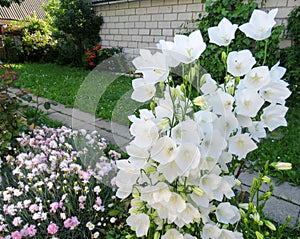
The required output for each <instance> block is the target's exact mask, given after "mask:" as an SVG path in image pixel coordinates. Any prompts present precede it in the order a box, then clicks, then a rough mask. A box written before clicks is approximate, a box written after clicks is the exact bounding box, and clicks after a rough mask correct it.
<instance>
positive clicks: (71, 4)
mask: <svg viewBox="0 0 300 239" xmlns="http://www.w3.org/2000/svg"><path fill="white" fill-rule="evenodd" d="M45 10H46V11H47V12H48V14H49V15H50V17H51V19H52V23H53V26H54V28H55V29H57V32H56V35H57V37H58V38H59V39H58V40H60V39H61V40H62V41H65V42H66V41H72V43H73V44H74V45H75V47H76V54H75V55H76V62H73V63H75V64H76V65H79V64H81V63H82V56H83V54H84V52H85V50H86V49H87V48H89V47H91V46H94V45H96V44H97V43H99V41H100V36H99V30H100V27H101V25H102V23H103V18H102V16H97V15H96V14H95V12H94V11H93V8H92V3H91V1H89V0H62V1H58V0H52V1H50V2H49V3H48V5H47V6H46V7H45ZM72 43H71V44H72Z"/></svg>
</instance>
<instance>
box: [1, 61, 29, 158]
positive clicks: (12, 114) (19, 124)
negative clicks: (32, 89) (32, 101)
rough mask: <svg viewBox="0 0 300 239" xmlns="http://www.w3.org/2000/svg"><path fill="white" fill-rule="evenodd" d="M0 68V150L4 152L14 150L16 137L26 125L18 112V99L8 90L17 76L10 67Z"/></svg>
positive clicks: (16, 143)
mask: <svg viewBox="0 0 300 239" xmlns="http://www.w3.org/2000/svg"><path fill="white" fill-rule="evenodd" d="M0 70H1V75H0V152H1V154H4V153H9V152H10V153H11V152H13V151H14V148H15V147H17V145H18V142H17V140H16V138H17V137H18V136H19V134H20V132H21V130H22V129H24V128H26V127H25V124H24V122H23V121H22V118H21V116H20V113H19V109H20V101H19V100H18V99H17V97H15V96H12V95H10V94H9V91H8V88H9V87H10V86H12V84H13V82H14V81H16V80H17V79H18V77H19V76H18V74H17V73H16V72H14V71H13V70H12V68H11V67H5V66H0Z"/></svg>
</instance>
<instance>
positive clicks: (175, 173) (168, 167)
mask: <svg viewBox="0 0 300 239" xmlns="http://www.w3.org/2000/svg"><path fill="white" fill-rule="evenodd" d="M157 170H158V171H159V172H160V173H162V174H163V176H164V177H165V178H166V180H167V181H168V182H169V183H172V182H173V181H174V180H175V179H176V178H177V177H179V176H181V175H183V173H184V172H183V171H182V170H181V169H180V168H179V167H178V165H177V163H176V162H175V160H173V161H171V162H169V163H167V164H160V165H158V167H157Z"/></svg>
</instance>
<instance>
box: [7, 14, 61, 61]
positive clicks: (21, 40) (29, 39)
mask: <svg viewBox="0 0 300 239" xmlns="http://www.w3.org/2000/svg"><path fill="white" fill-rule="evenodd" d="M7 34H8V36H7V37H6V38H7V40H6V43H7V51H8V55H10V54H11V53H12V55H13V57H11V58H10V59H9V61H13V60H14V61H24V60H25V61H30V62H38V61H40V60H42V59H43V60H44V59H45V56H46V55H47V54H48V52H49V51H51V49H52V47H54V46H55V44H56V42H55V41H53V39H52V31H51V28H50V25H49V24H48V23H47V22H46V21H44V20H42V19H38V18H37V15H36V14H33V16H30V17H27V19H26V20H20V21H18V22H17V21H15V22H12V23H11V24H10V25H9V26H8V28H7ZM17 36H18V37H17Z"/></svg>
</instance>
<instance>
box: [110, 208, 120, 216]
mask: <svg viewBox="0 0 300 239" xmlns="http://www.w3.org/2000/svg"><path fill="white" fill-rule="evenodd" d="M119 213H120V211H119V210H117V209H112V210H110V211H109V212H108V215H109V216H111V217H114V216H117V215H118V214H119Z"/></svg>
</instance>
